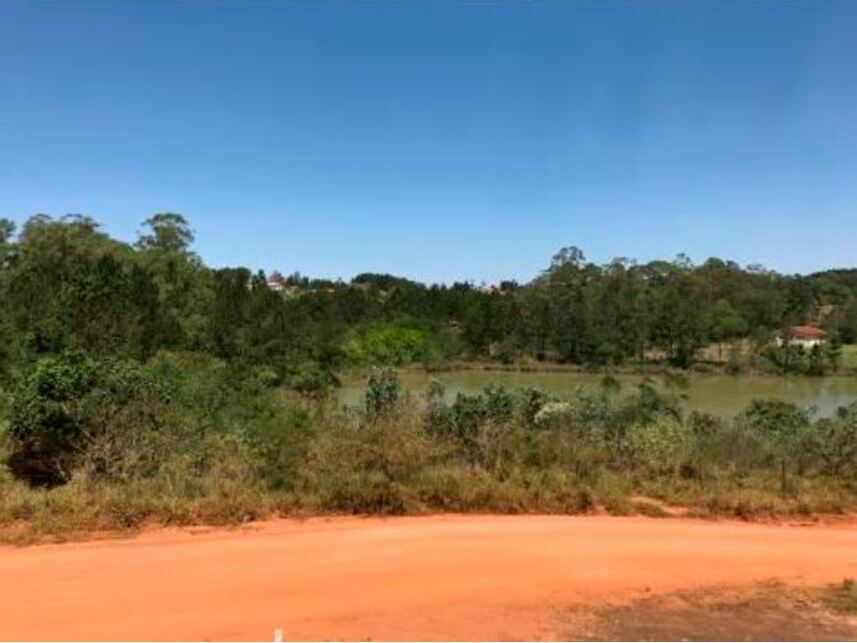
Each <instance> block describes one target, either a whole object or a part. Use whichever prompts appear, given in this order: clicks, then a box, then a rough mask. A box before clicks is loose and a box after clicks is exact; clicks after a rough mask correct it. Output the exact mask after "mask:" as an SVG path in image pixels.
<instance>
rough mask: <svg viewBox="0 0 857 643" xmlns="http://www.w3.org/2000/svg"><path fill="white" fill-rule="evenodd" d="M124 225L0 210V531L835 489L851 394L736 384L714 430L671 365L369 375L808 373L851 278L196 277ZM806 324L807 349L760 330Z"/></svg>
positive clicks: (849, 451)
mask: <svg viewBox="0 0 857 643" xmlns="http://www.w3.org/2000/svg"><path fill="white" fill-rule="evenodd" d="M145 227H146V230H145V231H144V233H143V234H142V235H141V236H140V238H139V239H138V240H137V242H136V243H135V244H133V245H129V244H125V243H122V242H119V241H117V240H115V239H111V238H110V237H108V236H107V235H105V234H103V233H102V232H100V231H99V229H98V225H97V224H96V223H95V222H93V221H92V220H90V219H88V218H85V217H80V216H71V217H66V218H63V219H61V220H53V219H51V218H49V217H46V216H43V215H39V216H36V217H33V218H31V219H30V220H29V221H27V222H26V224H25V225H24V226H23V229H22V231H21V233H20V235H18V236H15V235H14V234H13V233H14V226H13V225H12V224H11V223H10V222H8V221H0V300H2V301H3V302H4V305H3V307H2V308H0V463H2V464H0V527H2V528H3V529H4V533H6V534H7V537H12V536H13V535H14V534H16V533H20V534H24V535H23V536H22V537H28V536H26V534H29V535H31V536H32V535H33V534H36V535H38V534H51V535H54V536H61V535H69V534H73V533H75V532H77V531H81V530H91V529H101V528H121V527H133V526H138V525H141V524H144V523H146V522H148V521H157V522H165V523H192V522H236V521H243V520H247V519H250V518H254V517H259V516H265V515H272V514H282V513H292V512H295V511H308V512H315V511H335V512H385V513H404V512H420V511H437V510H449V511H475V510H479V511H504V512H520V511H551V512H584V511H590V510H594V509H595V508H596V507H599V506H600V507H604V508H606V509H607V510H609V511H613V512H618V513H622V512H628V511H635V510H638V509H639V507H642V506H649V505H646V503H642V504H641V503H640V502H637V501H634V500H633V498H634V497H636V496H648V497H652V498H656V499H659V501H663V502H665V503H679V504H683V505H685V506H687V507H689V508H691V509H692V510H694V511H697V512H700V513H704V514H724V513H725V514H730V515H739V516H753V515H756V514H758V513H765V514H778V513H784V512H805V511H813V510H819V511H841V510H844V509H849V508H854V507H855V504H857V503H855V497H857V496H855V487H854V481H855V479H857V407H851V408H846V409H842V410H841V411H840V413H839V414H838V415H837V416H836V417H834V418H831V419H825V420H813V419H812V418H811V417H810V416H809V415H808V414H807V413H806V412H804V411H803V410H801V409H799V408H797V407H795V406H793V405H789V404H784V403H779V402H771V401H767V402H765V401H759V402H756V403H754V404H753V405H751V406H750V407H749V408H748V409H747V410H746V411H745V412H744V413H742V414H741V415H740V416H739V417H738V418H736V419H735V420H734V421H731V422H727V421H723V420H719V419H716V418H713V417H709V416H704V415H700V414H687V413H685V411H684V410H683V408H682V406H681V404H680V400H679V395H680V391H681V390H682V388H683V387H684V386H685V384H686V377H685V376H684V375H682V374H680V373H677V372H674V371H670V375H669V382H668V384H669V386H668V387H667V389H668V390H669V391H673V392H674V394H672V393H671V394H663V393H660V392H658V390H656V388H655V387H653V386H652V385H651V383H650V382H648V381H645V382H643V383H642V385H641V386H640V387H639V388H638V389H635V390H634V391H632V392H631V393H623V392H622V391H621V390H620V387H619V383H618V380H616V379H615V378H613V377H610V376H607V377H605V378H604V379H603V383H602V386H601V387H600V388H599V389H598V390H596V391H589V392H586V391H579V392H577V393H576V394H574V395H572V396H570V397H557V396H551V395H549V394H547V393H545V392H542V391H539V390H534V389H528V390H519V391H511V390H507V389H503V388H500V387H496V386H495V387H488V388H486V389H485V390H484V391H481V392H480V393H477V394H470V395H465V394H460V395H458V396H457V397H456V399H455V400H453V401H452V402H449V403H448V402H446V401H444V395H443V391H442V387H441V385H440V384H439V383H437V382H433V383H432V385H431V386H430V387H429V389H428V391H427V392H426V394H425V395H424V396H421V397H419V398H417V397H416V396H411V395H408V394H405V393H404V392H403V391H402V390H401V387H400V384H399V380H398V377H397V375H396V373H395V371H392V370H390V366H405V365H408V364H413V363H417V364H425V365H437V364H438V363H441V364H442V363H443V362H444V361H445V360H451V359H457V360H466V359H478V360H497V361H500V362H506V363H508V362H515V361H518V360H523V361H532V360H550V361H559V362H565V363H574V364H582V365H589V366H605V365H617V364H622V363H638V362H640V361H645V360H651V359H658V360H664V361H666V362H668V363H670V364H672V365H676V366H679V367H689V366H691V365H693V364H694V362H695V361H696V360H697V359H698V358H699V354H700V349H701V347H703V346H705V345H706V344H707V343H709V342H717V343H719V344H724V343H725V344H726V345H727V346H743V347H748V348H749V350H747V351H746V353H747V355H746V356H745V357H743V358H741V360H737V361H736V363H735V364H733V363H732V362H733V357H734V355H732V354H731V353H730V357H729V363H730V366H734V367H735V368H736V369H739V370H740V369H741V368H744V367H746V365H747V364H751V365H755V367H758V368H767V369H771V370H776V371H778V372H805V373H808V374H817V375H820V374H822V373H824V372H827V371H829V370H832V369H836V368H839V369H844V368H846V367H847V366H848V365H849V363H850V362H849V359H850V356H851V354H852V351H851V350H850V348H851V347H850V346H848V345H847V344H846V345H843V342H853V341H854V336H853V332H852V331H854V330H855V329H854V328H852V322H853V321H854V319H855V315H854V314H853V313H854V310H855V304H854V302H855V298H857V291H855V283H854V282H855V280H854V279H853V278H852V277H853V276H852V275H851V273H850V272H845V271H839V272H834V273H829V274H825V275H816V276H811V277H786V276H781V275H777V274H775V273H771V272H767V271H763V270H760V269H748V270H742V269H740V268H739V267H738V266H736V265H735V264H732V263H728V262H723V261H720V260H716V259H712V260H709V261H708V262H706V263H705V264H704V265H702V266H698V267H696V266H693V265H691V264H690V263H689V262H688V261H687V260H686V259H684V258H679V259H678V260H677V261H675V262H672V263H666V262H653V263H650V264H646V265H637V264H634V263H632V262H628V261H615V262H612V263H611V264H609V265H607V266H597V265H594V264H591V263H586V262H585V260H584V257H583V255H582V253H581V252H580V251H579V250H577V249H574V248H569V249H565V250H562V251H561V252H560V253H558V254H557V255H556V256H555V257H554V260H553V262H552V263H551V265H550V267H549V268H548V269H547V270H546V271H545V272H544V273H543V274H542V275H540V276H539V277H538V278H536V279H535V280H533V281H532V282H531V283H529V284H526V285H518V284H515V283H504V284H501V285H500V287H498V288H495V289H481V288H476V287H474V286H472V285H470V284H453V285H452V286H438V285H433V286H424V285H421V284H417V283H414V282H411V281H408V280H405V279H401V278H396V277H391V276H388V275H370V274H364V275H358V276H357V277H355V278H354V279H353V280H352V281H351V282H350V283H343V282H327V281H320V280H310V279H307V278H305V277H301V276H300V275H298V274H295V275H291V276H289V277H286V278H283V277H281V276H278V275H273V276H272V277H266V275H264V274H263V273H261V272H260V273H256V274H253V273H252V272H251V271H249V270H247V269H245V268H224V269H219V270H214V269H210V268H208V267H206V266H205V265H204V264H203V263H202V262H201V261H200V259H199V258H198V257H197V256H196V255H194V254H193V252H191V250H190V244H191V242H192V240H193V234H192V231H191V229H190V227H189V225H188V224H187V222H186V221H185V220H184V219H183V218H182V217H181V216H180V215H177V214H170V213H167V214H159V215H155V216H153V217H151V218H150V219H148V220H147V221H146V222H145ZM272 278H273V281H272V282H271V279H272ZM272 284H273V286H274V287H272ZM822 317H823V320H824V321H825V323H826V324H827V327H828V332H829V336H830V338H831V341H830V342H829V343H828V345H827V346H826V347H825V349H824V350H823V351H822V350H815V351H806V352H804V351H801V350H800V349H798V348H796V347H795V346H794V345H789V344H788V343H787V344H786V345H785V346H783V347H779V348H778V347H775V346H773V345H772V344H771V343H770V342H769V339H770V338H771V336H772V334H773V333H774V332H776V331H777V330H778V329H780V328H782V327H784V326H787V325H789V324H792V323H795V322H798V321H802V320H806V319H810V318H818V319H821V318H822ZM741 352H742V354H743V352H744V351H741ZM732 353H735V354H737V353H738V351H732ZM742 360H743V361H742ZM351 366H356V367H360V368H371V369H373V370H372V376H371V377H370V379H369V384H368V388H367V391H366V396H365V400H364V404H363V405H361V406H360V407H358V408H351V409H348V408H341V407H339V406H338V405H337V404H335V403H334V402H333V401H331V400H330V398H329V397H328V396H327V392H328V391H329V389H330V387H332V386H336V385H337V381H338V378H337V373H339V372H340V371H341V370H342V369H343V368H346V367H351Z"/></svg>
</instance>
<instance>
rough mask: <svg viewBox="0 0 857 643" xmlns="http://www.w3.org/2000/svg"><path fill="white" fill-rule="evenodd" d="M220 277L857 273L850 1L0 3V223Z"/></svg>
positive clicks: (856, 99) (854, 34)
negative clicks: (93, 236)
mask: <svg viewBox="0 0 857 643" xmlns="http://www.w3.org/2000/svg"><path fill="white" fill-rule="evenodd" d="M160 211H177V212H181V213H184V214H185V215H186V216H187V217H188V218H189V219H190V220H191V222H192V224H193V226H194V228H195V229H196V231H197V243H196V249H197V251H198V252H199V253H200V254H201V255H202V256H203V258H204V259H205V260H206V261H207V262H209V263H211V264H213V265H236V264H242V265H248V266H250V267H253V268H264V269H266V270H270V269H272V268H279V269H281V270H284V271H289V272H290V271H293V270H300V271H301V272H303V273H305V274H310V275H318V276H333V277H336V276H342V277H346V278H348V277H350V276H352V275H353V274H355V273H357V272H360V271H367V270H371V271H381V272H392V273H397V274H403V275H406V276H410V277H414V278H418V279H422V280H444V281H451V280H453V279H472V280H476V281H479V280H486V281H493V280H496V279H498V278H501V277H514V278H518V279H528V278H530V277H532V276H533V275H534V274H535V273H536V272H537V271H538V270H539V269H541V268H543V267H544V266H545V265H546V264H547V262H548V261H549V258H550V256H551V254H552V253H553V252H554V251H555V250H556V249H557V248H558V247H560V246H563V245H570V244H575V245H578V246H581V247H582V248H583V249H584V250H585V251H586V253H587V255H588V256H589V258H591V259H593V260H596V261H599V262H601V261H608V260H609V259H610V258H612V257H614V256H630V257H636V258H638V259H640V260H648V259H652V258H672V257H673V256H674V255H675V254H676V253H678V252H682V251H683V252H686V253H688V254H689V255H690V256H691V258H692V259H694V260H696V261H702V260H704V259H705V258H706V257H708V256H712V255H716V256H722V257H729V258H734V259H736V260H737V261H739V262H741V263H748V262H761V263H763V264H765V265H767V266H769V267H772V268H776V269H779V270H782V271H785V272H793V271H809V270H814V269H820V268H824V267H828V266H835V265H849V266H853V265H857V2H850V1H847V0H846V1H843V2H818V1H814V2H806V3H802V2H774V1H773V0H771V1H768V2H763V1H759V2H735V3H730V2H710V3H706V2H702V1H698V2H649V3H647V2H634V3H611V2H599V3H582V2H577V3H574V2H570V1H569V2H546V3H538V2H535V3H534V2H526V3H524V2H521V3H517V4H516V3H506V2H504V3H483V2H476V3H474V2H467V3H454V2H424V3H415V2H407V3H394V4H393V3H391V4H381V3H369V2H353V3H347V4H346V3H335V2H313V3H304V4H289V3H286V2H264V3H260V2H245V3H240V4H239V3H238V2H234V3H227V2H193V3H168V2H138V3H132V2H95V1H91V2H83V3H74V2H70V1H64V2H59V1H56V2H12V1H9V0H6V1H4V2H2V3H0V216H9V217H12V218H14V219H16V220H17V221H19V222H20V221H22V220H23V219H24V218H26V217H27V216H29V215H31V214H33V213H36V212H45V213H48V214H52V215H62V214H65V213H68V212H77V213H84V214H88V215H91V216H93V217H94V218H96V219H97V220H98V221H100V222H102V223H103V224H104V227H105V229H106V230H107V231H108V232H110V233H111V234H114V235H116V236H118V237H120V238H125V239H129V240H130V239H133V238H134V237H135V235H136V231H137V230H138V228H139V222H140V221H141V220H142V219H143V218H145V217H146V216H147V215H149V214H151V213H154V212H160Z"/></svg>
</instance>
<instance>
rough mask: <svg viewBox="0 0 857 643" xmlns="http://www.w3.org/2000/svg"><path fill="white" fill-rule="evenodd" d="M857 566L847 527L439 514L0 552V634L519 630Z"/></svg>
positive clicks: (548, 628) (526, 632)
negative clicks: (575, 614) (602, 608)
mask: <svg viewBox="0 0 857 643" xmlns="http://www.w3.org/2000/svg"><path fill="white" fill-rule="evenodd" d="M846 576H852V577H854V576H857V525H854V524H852V525H850V526H849V525H835V526H831V525H828V526H814V527H798V526H765V525H758V524H740V523H732V522H703V521H694V520H684V519H661V520H658V519H649V518H610V517H523V516H519V517H495V516H440V517H425V518H389V519H381V518H365V519H362V518H336V519H327V520H326V519H313V520H308V521H303V522H298V521H275V522H269V523H263V524H261V525H258V526H255V527H252V528H249V529H243V530H240V531H208V532H205V533H196V534H194V533H191V532H188V531H157V532H152V533H146V534H143V535H141V536H139V537H137V538H134V539H130V540H113V541H95V542H88V543H80V544H67V545H47V546H39V547H30V548H22V549H13V548H0V638H2V639H23V640H28V639H57V638H59V639H72V640H75V639H95V640H100V639H110V640H115V639H118V640H129V639H131V640H134V639H154V640H162V639H171V640H182V639H227V640H235V639H258V640H271V639H272V636H273V632H274V629H275V628H278V627H279V628H283V631H284V635H285V637H286V639H289V638H291V639H296V638H300V639H307V638H309V639H317V638H325V639H331V638H333V639H342V638H345V639H366V638H373V639H450V638H453V639H473V638H479V639H486V638H487V639H495V638H500V639H521V638H524V639H528V638H552V637H555V636H559V635H560V633H559V632H558V631H557V629H556V628H557V615H558V614H560V613H561V612H562V610H564V609H566V608H567V607H568V606H570V605H575V604H580V603H581V602H583V603H589V604H593V605H603V604H604V603H605V602H607V601H609V602H613V603H615V602H621V601H624V600H630V599H633V598H635V597H640V596H645V595H652V594H657V593H664V592H672V591H681V590H686V589H695V588H700V587H707V586H714V585H723V584H729V585H736V584H749V583H753V582H755V581H762V580H768V579H781V580H783V581H785V582H788V583H798V584H801V583H813V584H816V583H824V582H831V581H838V580H841V579H842V578H843V577H846Z"/></svg>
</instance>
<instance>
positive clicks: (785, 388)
mask: <svg viewBox="0 0 857 643" xmlns="http://www.w3.org/2000/svg"><path fill="white" fill-rule="evenodd" d="M400 377H401V380H402V385H403V387H404V388H405V390H407V391H409V392H411V393H412V394H415V395H422V394H423V393H424V392H425V390H426V387H427V386H428V383H429V381H431V379H432V378H437V379H438V380H440V381H441V382H442V383H443V384H444V386H445V387H446V397H447V399H448V400H449V401H452V400H453V399H455V396H456V395H457V394H458V393H459V392H462V393H477V392H479V391H481V390H482V389H483V388H485V387H486V386H488V385H489V384H501V385H503V386H505V387H507V388H523V387H530V386H532V387H536V388H540V389H542V390H544V391H546V392H549V393H554V394H557V395H570V394H571V393H573V392H574V391H575V390H576V389H578V388H579V387H597V386H598V385H599V383H600V382H601V378H602V377H603V375H602V374H598V373H575V372H520V371H484V370H462V371H449V372H443V373H431V374H430V373H424V372H418V371H405V372H403V373H401V375H400ZM616 379H617V380H619V382H620V383H621V385H622V390H624V391H630V390H632V389H633V388H634V387H636V386H637V385H638V384H639V383H640V382H642V380H643V376H642V375H617V376H616ZM652 380H653V382H654V383H655V385H656V387H657V388H659V389H661V390H665V389H666V385H665V382H664V378H663V377H661V376H653V377H652ZM365 387H366V376H365V375H356V374H350V375H347V376H345V377H344V378H343V385H342V387H341V388H339V389H338V390H337V393H336V395H337V397H338V399H339V401H340V402H343V403H345V404H356V403H360V402H361V401H362V399H363V392H364V390H365ZM672 390H674V391H676V392H678V393H680V394H681V395H682V396H684V397H685V400H686V402H685V404H686V406H687V408H688V409H691V410H696V411H702V412H705V413H711V414H714V415H718V416H720V417H727V418H728V417H733V416H734V415H735V414H737V413H738V412H740V411H741V410H743V409H744V408H745V407H746V406H747V405H748V404H749V403H750V402H751V401H752V400H754V399H762V398H776V399H780V400H784V401H788V402H794V403H795V404H798V405H800V406H804V407H810V406H813V407H815V411H816V416H817V417H829V416H831V415H833V414H834V413H835V412H836V409H837V408H838V407H840V406H845V405H847V404H850V403H851V402H855V401H857V377H844V376H843V377H836V376H831V377H817V378H810V377H776V376H762V375H740V376H731V375H706V374H692V375H690V376H689V377H688V386H687V387H686V388H674V389H672Z"/></svg>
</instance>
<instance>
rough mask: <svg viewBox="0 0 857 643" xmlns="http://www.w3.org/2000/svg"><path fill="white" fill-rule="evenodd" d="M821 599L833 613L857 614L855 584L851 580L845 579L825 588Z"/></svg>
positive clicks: (856, 584)
mask: <svg viewBox="0 0 857 643" xmlns="http://www.w3.org/2000/svg"><path fill="white" fill-rule="evenodd" d="M822 598H823V599H824V603H825V604H826V605H827V606H828V607H830V608H831V609H833V610H834V611H837V612H843V613H845V614H857V583H855V582H854V579H853V578H845V579H843V581H842V582H841V583H838V584H836V585H831V586H829V587H827V588H826V589H825V590H824V592H823V595H822Z"/></svg>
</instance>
